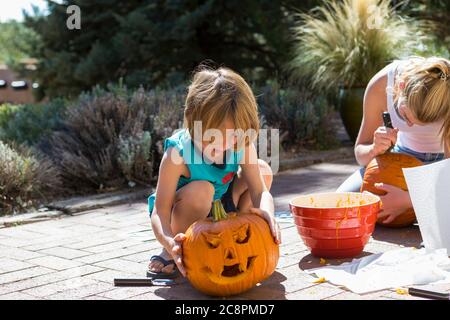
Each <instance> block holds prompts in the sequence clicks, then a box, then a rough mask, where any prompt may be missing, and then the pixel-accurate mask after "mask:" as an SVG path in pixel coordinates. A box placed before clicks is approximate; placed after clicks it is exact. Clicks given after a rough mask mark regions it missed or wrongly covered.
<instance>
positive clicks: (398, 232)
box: [372, 224, 422, 248]
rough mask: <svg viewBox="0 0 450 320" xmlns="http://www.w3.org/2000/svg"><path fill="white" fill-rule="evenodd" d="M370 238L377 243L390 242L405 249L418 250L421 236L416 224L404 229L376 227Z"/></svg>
mask: <svg viewBox="0 0 450 320" xmlns="http://www.w3.org/2000/svg"><path fill="white" fill-rule="evenodd" d="M372 237H373V238H374V239H375V240H378V241H384V242H390V243H393V244H397V245H403V246H405V247H416V248H419V247H420V243H421V242H422V236H421V234H420V230H419V226H418V225H417V224H416V225H413V226H410V227H404V228H387V227H383V226H381V225H377V226H376V227H375V231H374V232H373V234H372Z"/></svg>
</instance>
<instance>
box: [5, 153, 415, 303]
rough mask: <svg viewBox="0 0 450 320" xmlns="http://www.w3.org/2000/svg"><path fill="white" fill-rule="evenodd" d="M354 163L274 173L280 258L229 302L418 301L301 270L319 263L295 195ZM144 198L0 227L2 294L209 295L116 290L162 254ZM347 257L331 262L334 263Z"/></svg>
mask: <svg viewBox="0 0 450 320" xmlns="http://www.w3.org/2000/svg"><path fill="white" fill-rule="evenodd" d="M356 168H357V166H356V165H355V164H354V162H353V161H341V162H336V163H324V164H319V165H313V166H310V167H306V168H302V169H297V170H292V171H285V172H282V173H280V174H279V175H277V177H276V178H275V181H274V186H273V190H272V191H273V194H274V196H275V201H276V210H277V216H278V218H277V219H278V221H279V223H280V224H281V226H282V240H283V243H282V245H281V248H280V249H281V257H280V260H279V263H278V267H277V269H276V272H275V273H274V274H273V275H272V277H271V278H270V279H268V280H267V281H265V282H263V283H262V284H261V285H259V286H257V287H255V288H253V289H252V290H250V291H248V292H246V293H244V294H241V295H239V296H236V297H233V298H234V299H418V298H414V297H411V296H408V295H406V296H405V295H399V294H397V293H396V292H395V290H384V291H380V292H375V293H370V294H367V295H357V294H354V293H351V292H349V291H347V290H345V289H344V288H341V287H336V286H334V285H331V284H329V283H320V284H317V283H314V281H315V280H316V278H314V277H312V276H310V275H308V274H306V273H305V272H304V270H305V269H309V268H313V267H317V266H320V263H319V259H318V258H315V257H313V256H311V255H310V253H309V251H308V250H307V248H306V247H305V246H304V245H303V243H302V241H301V240H300V237H299V235H298V234H297V231H296V228H295V226H294V225H293V222H292V219H291V217H290V215H289V214H288V212H287V210H288V202H289V200H290V199H291V198H292V197H293V196H295V195H297V194H300V193H312V192H322V191H333V190H334V189H335V188H336V187H337V186H338V185H339V183H340V182H341V181H342V180H343V179H344V178H345V177H346V176H348V175H349V174H350V173H352V172H353V171H354V170H355V169H356ZM146 209H147V208H146V199H142V202H140V203H134V204H131V205H128V204H125V205H118V206H114V207H108V208H102V209H97V210H91V211H85V212H81V213H79V214H76V215H73V216H65V217H62V218H58V219H55V220H50V221H45V222H37V223H32V224H27V225H21V226H17V227H10V228H4V229H0V299H208V298H209V297H207V296H205V295H203V294H201V293H199V292H197V291H196V290H195V289H193V288H192V287H191V286H190V284H189V283H188V282H187V281H186V280H185V279H178V284H176V285H174V286H171V287H138V288H136V287H130V288H125V287H114V286H113V278H114V277H128V276H139V277H142V276H144V275H145V271H146V268H147V261H148V259H149V257H150V256H151V255H153V254H156V253H158V252H159V250H160V249H159V243H158V242H157V241H156V240H155V237H154V235H153V233H152V231H151V229H150V223H149V219H148V216H147V213H146ZM420 241H421V239H420V233H419V230H418V228H417V227H411V228H406V229H402V230H393V229H384V228H378V227H377V230H376V231H375V233H374V234H373V237H372V238H371V240H370V242H369V243H368V245H367V246H366V248H365V251H364V253H363V254H370V253H378V252H383V251H387V250H391V249H396V248H398V247H400V246H418V245H419V243H420ZM344 261H345V260H329V261H327V263H331V264H339V263H342V262H344Z"/></svg>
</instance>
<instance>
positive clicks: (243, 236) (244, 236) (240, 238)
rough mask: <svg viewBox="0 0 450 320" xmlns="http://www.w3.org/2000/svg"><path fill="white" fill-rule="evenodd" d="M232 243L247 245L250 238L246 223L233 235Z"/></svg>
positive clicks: (248, 227)
mask: <svg viewBox="0 0 450 320" xmlns="http://www.w3.org/2000/svg"><path fill="white" fill-rule="evenodd" d="M233 238H234V241H235V242H237V243H239V244H242V243H247V242H248V239H249V238H250V226H249V224H248V223H246V224H244V225H243V226H241V227H240V228H239V229H238V230H237V231H236V233H235V234H234V235H233Z"/></svg>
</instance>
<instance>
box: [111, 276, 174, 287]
mask: <svg viewBox="0 0 450 320" xmlns="http://www.w3.org/2000/svg"><path fill="white" fill-rule="evenodd" d="M174 284H176V282H175V281H174V280H172V279H151V278H115V279H114V286H115V287H153V286H171V285H174Z"/></svg>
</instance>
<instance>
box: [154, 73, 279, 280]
mask: <svg viewBox="0 0 450 320" xmlns="http://www.w3.org/2000/svg"><path fill="white" fill-rule="evenodd" d="M258 131H259V117H258V108H257V104H256V100H255V97H254V95H253V92H252V90H251V89H250V87H249V86H248V84H247V83H246V82H245V80H244V79H243V78H242V77H241V76H240V75H238V74H237V73H235V72H234V71H232V70H230V69H227V68H219V69H217V70H212V69H207V68H203V69H201V70H200V71H198V72H197V73H195V75H194V77H193V80H192V83H191V85H190V86H189V90H188V94H187V97H186V102H185V110H184V128H183V129H181V130H179V131H178V132H176V133H174V134H173V135H172V136H171V137H169V138H167V139H166V140H165V142H164V155H163V158H162V160H161V164H160V168H159V176H158V177H159V178H158V183H157V186H156V191H155V193H153V194H152V195H151V196H150V197H149V198H148V210H149V214H150V218H151V223H152V229H153V232H154V233H155V236H156V238H157V239H158V241H159V242H160V243H161V245H162V246H163V249H162V251H161V253H160V254H159V255H155V256H152V257H151V258H150V264H149V268H148V272H147V274H148V276H149V277H152V278H171V277H175V276H176V268H175V267H177V268H178V270H179V271H180V272H181V274H182V275H186V273H185V269H184V267H183V263H182V252H181V242H182V241H183V240H184V239H185V235H184V233H185V232H186V230H187V229H188V227H189V226H190V225H191V224H192V223H194V222H195V221H197V220H200V219H205V218H206V217H208V215H209V214H210V211H211V207H212V202H213V201H214V200H217V199H221V201H222V204H223V205H224V208H225V210H226V211H227V212H230V211H236V212H238V213H239V212H248V211H250V212H254V213H256V214H259V215H261V216H262V217H263V218H264V219H266V220H267V222H268V224H269V226H270V229H271V232H272V235H273V238H274V241H275V242H276V243H280V241H281V239H280V229H279V227H278V224H277V223H276V221H275V218H274V204H273V198H272V195H271V194H270V192H269V190H270V187H271V184H272V171H271V169H270V166H269V165H268V164H267V163H266V162H264V161H262V160H260V159H258V156H257V152H256V148H255V146H254V144H253V142H254V140H255V139H256V137H257V134H258Z"/></svg>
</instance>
